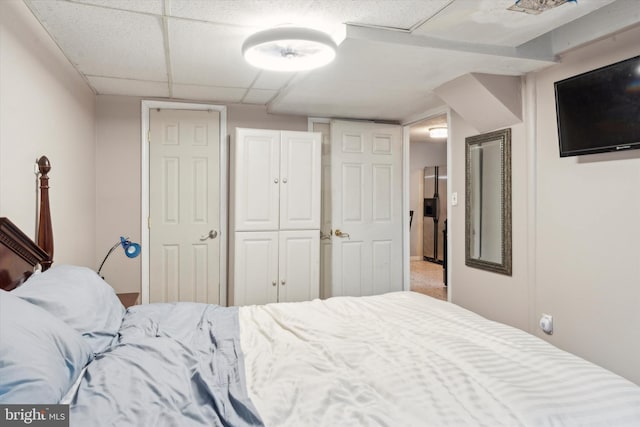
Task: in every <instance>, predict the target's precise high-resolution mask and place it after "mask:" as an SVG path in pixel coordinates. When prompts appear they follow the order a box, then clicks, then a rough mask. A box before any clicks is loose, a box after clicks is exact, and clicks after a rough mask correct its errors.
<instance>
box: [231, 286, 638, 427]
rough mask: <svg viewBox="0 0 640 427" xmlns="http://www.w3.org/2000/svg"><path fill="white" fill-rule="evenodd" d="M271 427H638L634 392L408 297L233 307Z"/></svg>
mask: <svg viewBox="0 0 640 427" xmlns="http://www.w3.org/2000/svg"><path fill="white" fill-rule="evenodd" d="M240 334H241V345H242V349H243V352H244V355H245V369H246V374H247V386H248V390H249V396H250V397H251V399H252V401H253V403H254V404H255V406H256V407H257V409H258V412H259V413H260V415H261V417H262V419H263V420H264V422H265V424H266V425H267V426H274V427H275V426H295V427H304V426H314V427H315V426H402V427H408V426H444V425H455V426H491V427H494V426H519V425H527V426H560V425H563V426H564V425H567V426H591V425H593V426H596V425H598V426H616V427H617V426H627V425H628V426H640V387H638V386H636V385H634V384H632V383H631V382H629V381H627V380H624V379H622V378H621V377H619V376H616V375H614V374H612V373H611V372H609V371H606V370H604V369H602V368H599V367H597V366H595V365H593V364H591V363H589V362H587V361H585V360H583V359H580V358H578V357H576V356H574V355H571V354H569V353H566V352H564V351H561V350H559V349H557V348H555V347H553V346H552V345H550V344H548V343H546V342H545V341H543V340H540V339H538V338H536V337H534V336H532V335H529V334H527V333H525V332H522V331H520V330H518V329H515V328H511V327H508V326H505V325H502V324H499V323H496V322H492V321H489V320H487V319H484V318H482V317H480V316H478V315H476V314H474V313H471V312H469V311H467V310H464V309H462V308H460V307H458V306H456V305H453V304H450V303H447V302H443V301H438V300H435V299H433V298H430V297H427V296H424V295H421V294H416V293H412V292H398V293H391V294H386V295H379V296H372V297H363V298H349V297H339V298H331V299H328V300H324V301H320V300H315V301H310V302H304V303H292V304H270V305H266V306H247V307H241V308H240Z"/></svg>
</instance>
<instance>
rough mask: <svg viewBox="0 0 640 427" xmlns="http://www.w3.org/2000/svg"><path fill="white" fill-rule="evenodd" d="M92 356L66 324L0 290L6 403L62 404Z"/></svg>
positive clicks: (0, 387) (0, 393)
mask: <svg viewBox="0 0 640 427" xmlns="http://www.w3.org/2000/svg"><path fill="white" fill-rule="evenodd" d="M92 357H93V354H92V352H91V348H90V347H89V345H88V344H87V343H86V342H85V340H84V339H83V338H82V336H81V335H80V334H79V333H78V332H76V331H74V330H73V329H72V328H70V327H69V326H68V325H66V324H65V323H64V322H63V321H62V320H59V319H56V318H55V317H53V316H52V315H51V314H50V313H47V312H46V311H45V310H43V309H41V308H40V307H36V306H35V305H33V304H30V303H28V302H27V301H24V300H22V299H20V298H18V297H16V296H13V295H12V294H11V293H9V292H5V291H2V290H0V403H2V404H9V403H16V404H17V403H23V404H53V403H58V402H59V401H60V399H61V398H62V396H64V394H65V393H66V392H67V391H68V389H69V388H70V387H71V385H72V384H73V383H74V381H75V380H76V379H77V378H78V376H79V375H80V372H81V371H82V368H84V367H85V365H87V363H89V362H90V361H91V359H92Z"/></svg>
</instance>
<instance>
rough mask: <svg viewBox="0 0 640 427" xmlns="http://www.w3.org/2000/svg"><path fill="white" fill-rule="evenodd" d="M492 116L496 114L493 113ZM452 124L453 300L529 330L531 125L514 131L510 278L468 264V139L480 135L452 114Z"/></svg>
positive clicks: (451, 223)
mask: <svg viewBox="0 0 640 427" xmlns="http://www.w3.org/2000/svg"><path fill="white" fill-rule="evenodd" d="M487 114H491V112H490V111H487ZM450 122H451V129H450V133H449V141H450V144H451V155H452V159H453V162H452V165H453V166H452V168H453V171H452V172H451V173H450V176H451V181H450V182H451V183H452V185H453V186H452V189H451V191H452V192H457V193H458V205H457V206H451V207H450V208H449V227H450V228H449V230H450V233H449V236H450V239H452V241H451V244H452V249H453V257H452V260H451V261H452V264H451V289H450V291H451V300H452V302H454V303H456V304H459V305H461V306H463V307H466V308H468V309H470V310H473V311H475V312H477V313H480V314H482V315H483V316H485V317H488V318H490V319H493V320H497V321H499V322H503V323H507V324H510V325H512V326H515V327H517V328H520V329H524V330H529V324H530V319H529V310H530V298H529V287H528V271H527V262H528V249H527V247H528V245H527V230H528V223H527V221H528V219H527V146H526V140H525V126H524V125H523V124H517V125H514V126H511V167H512V174H511V184H512V188H513V191H512V194H511V206H512V208H511V209H512V219H511V221H512V234H513V257H512V266H513V274H512V276H505V275H502V274H497V273H491V272H488V271H484V270H479V269H475V268H470V267H467V266H466V265H465V262H464V260H465V241H464V239H465V236H464V230H465V138H467V137H468V136H473V135H478V134H480V132H478V131H477V130H476V129H474V128H473V127H472V126H471V125H470V124H468V123H467V122H465V121H464V119H463V118H462V117H460V116H459V115H458V114H457V113H455V112H452V114H451V115H450ZM493 130H498V129H493Z"/></svg>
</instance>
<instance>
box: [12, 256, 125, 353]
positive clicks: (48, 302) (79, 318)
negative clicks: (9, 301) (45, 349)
mask: <svg viewBox="0 0 640 427" xmlns="http://www.w3.org/2000/svg"><path fill="white" fill-rule="evenodd" d="M12 293H13V294H14V295H17V296H19V297H20V298H22V299H24V300H27V301H29V302H30V303H32V304H35V305H37V306H39V307H42V308H43V309H45V310H47V311H48V312H49V313H51V314H52V315H54V316H55V317H57V318H58V319H61V320H62V321H64V322H65V323H66V324H67V325H69V326H71V327H72V328H73V329H75V330H76V331H78V332H80V333H81V334H82V336H83V337H84V338H85V339H86V340H87V342H88V343H89V345H90V346H91V348H92V350H93V352H94V353H96V354H98V353H102V352H104V351H106V350H107V349H109V348H110V347H111V344H112V342H114V339H115V338H116V337H117V335H118V329H120V324H121V323H122V318H123V316H124V313H125V308H124V306H123V305H122V303H121V302H120V299H118V296H117V295H116V293H115V291H114V290H113V288H112V287H111V286H109V284H108V283H107V282H105V281H104V280H102V278H101V277H100V276H99V275H98V274H97V273H96V272H95V271H93V270H90V269H88V268H86V267H78V266H73V265H56V266H53V267H52V268H50V269H49V270H47V271H45V272H44V273H39V274H34V275H33V276H31V277H30V278H29V279H28V280H27V281H26V282H25V283H24V284H23V285H22V286H20V287H18V288H17V289H15V290H14V291H13V292H12Z"/></svg>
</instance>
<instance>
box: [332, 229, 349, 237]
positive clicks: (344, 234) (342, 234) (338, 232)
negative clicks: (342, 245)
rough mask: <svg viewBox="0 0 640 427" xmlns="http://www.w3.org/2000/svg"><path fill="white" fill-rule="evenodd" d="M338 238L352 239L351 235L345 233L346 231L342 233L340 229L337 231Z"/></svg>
mask: <svg viewBox="0 0 640 427" xmlns="http://www.w3.org/2000/svg"><path fill="white" fill-rule="evenodd" d="M335 234H336V236H337V237H342V238H343V239H344V238H345V237H346V238H347V239H351V236H349V233H345V232H344V231H340V230H339V229H338V230H336V231H335Z"/></svg>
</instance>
